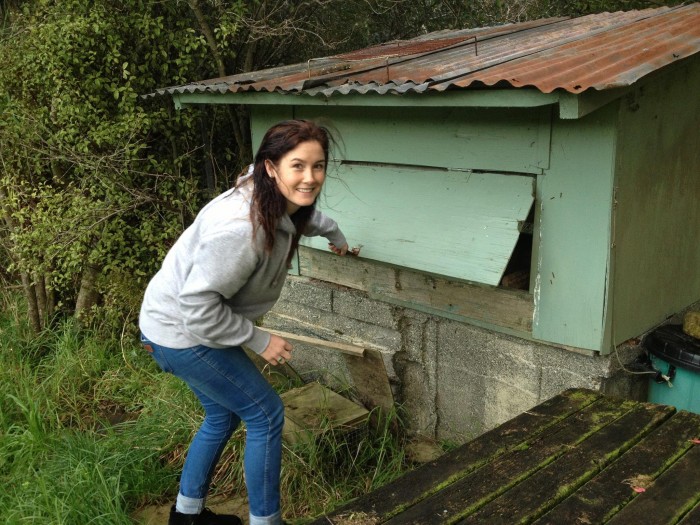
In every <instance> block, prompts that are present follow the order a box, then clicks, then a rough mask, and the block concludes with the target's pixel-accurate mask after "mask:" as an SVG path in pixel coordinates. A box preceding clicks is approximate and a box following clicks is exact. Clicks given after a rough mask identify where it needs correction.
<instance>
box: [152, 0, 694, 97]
mask: <svg viewBox="0 0 700 525" xmlns="http://www.w3.org/2000/svg"><path fill="white" fill-rule="evenodd" d="M698 51H700V3H693V4H690V5H687V6H681V7H661V8H658V9H645V10H641V11H626V12H623V11H620V12H616V13H600V14H595V15H588V16H584V17H579V18H571V19H569V18H552V19H542V20H535V21H530V22H523V23H519V24H507V25H502V26H495V27H487V28H480V29H466V30H458V31H439V32H436V33H431V34H428V35H422V36H420V37H418V38H415V39H412V40H406V41H394V42H389V43H387V44H382V45H379V46H372V47H369V48H366V49H361V50H357V51H353V52H350V53H344V54H341V55H336V56H331V57H323V58H317V59H311V60H309V61H308V62H304V63H301V64H293V65H289V66H282V67H278V68H272V69H265V70H262V71H256V72H252V73H244V74H240V75H234V76H230V77H224V78H217V79H211V80H207V81H202V82H196V83H192V84H189V85H187V86H176V87H171V88H165V89H162V90H158V93H159V94H163V93H170V94H175V93H196V92H216V93H221V92H225V91H226V90H228V91H232V92H246V91H258V92H279V93H290V94H291V93H303V94H305V95H310V96H325V97H331V96H334V95H346V94H350V93H360V94H364V93H376V94H382V95H383V94H389V93H391V94H403V93H409V92H414V93H421V92H426V91H429V90H433V91H444V90H447V89H465V88H474V87H484V86H487V87H490V86H498V87H508V88H520V87H525V86H531V87H535V88H536V89H538V90H540V91H542V92H544V93H550V92H552V91H554V90H556V89H564V90H566V91H569V92H571V93H581V92H583V91H585V90H587V89H596V90H605V89H611V88H615V87H621V86H628V85H631V84H632V83H634V82H636V81H637V80H639V79H640V78H641V77H643V76H644V75H647V74H649V73H650V72H652V71H655V70H657V69H659V68H662V67H664V66H666V65H668V64H671V63H673V62H675V61H677V60H681V59H683V58H686V57H689V56H691V55H694V54H696V53H698Z"/></svg>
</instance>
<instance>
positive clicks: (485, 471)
mask: <svg viewBox="0 0 700 525" xmlns="http://www.w3.org/2000/svg"><path fill="white" fill-rule="evenodd" d="M633 406H634V404H633V403H630V402H621V401H619V400H613V399H606V398H602V399H600V400H599V401H597V402H596V403H594V404H592V405H589V406H588V407H586V408H585V409H583V410H581V411H580V412H578V413H576V414H574V415H573V416H572V417H570V418H567V419H566V420H564V421H562V422H561V423H560V424H559V425H557V427H555V428H552V429H550V430H549V431H548V432H547V433H546V434H545V435H542V436H538V437H537V438H536V439H530V440H528V441H526V442H525V443H523V444H522V445H521V446H520V447H517V448H516V449H514V450H511V451H509V452H508V453H506V454H504V455H503V456H501V457H499V458H497V459H495V460H493V461H490V462H488V463H486V464H485V465H483V467H482V468H480V469H478V470H476V471H474V472H472V473H471V474H469V475H468V476H465V477H463V478H462V479H460V480H458V481H455V482H454V483H452V484H451V485H449V486H447V487H445V488H443V489H442V490H441V491H440V492H437V493H436V494H434V495H432V496H430V497H428V498H425V499H423V500H422V501H420V502H418V503H417V504H415V505H414V506H412V507H409V508H408V509H406V510H405V511H404V512H402V513H401V514H398V515H397V516H395V517H394V518H392V519H390V520H388V521H387V522H386V523H387V524H391V525H409V524H410V525H424V524H426V523H430V524H434V525H437V524H442V523H445V524H447V523H454V522H455V521H456V520H457V519H459V518H460V517H463V516H468V515H470V514H472V513H474V512H475V511H477V510H478V509H480V508H481V507H483V506H484V505H485V504H487V503H488V502H490V501H492V500H494V499H496V498H497V497H499V496H500V495H502V494H504V493H505V492H506V491H508V490H509V489H510V488H512V487H514V486H515V485H517V484H518V483H520V482H521V481H522V480H524V479H526V478H528V477H529V476H531V475H532V474H533V473H535V472H537V471H538V470H540V469H542V468H544V467H546V466H547V465H549V464H550V463H552V462H553V461H555V460H556V459H557V458H559V457H561V456H562V455H564V454H566V453H567V451H569V450H570V449H571V448H572V447H575V446H577V445H579V444H580V443H582V442H584V441H585V440H586V439H587V438H588V437H589V436H590V435H592V434H594V433H595V432H597V431H598V430H599V429H601V428H603V427H604V426H606V425H607V424H609V423H611V422H612V421H615V420H616V419H618V418H620V417H622V416H624V415H625V414H626V413H628V412H629V411H630V410H631V408H632V407H633ZM481 523H484V522H481ZM509 523H513V521H510V522H509Z"/></svg>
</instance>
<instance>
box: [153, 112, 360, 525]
mask: <svg viewBox="0 0 700 525" xmlns="http://www.w3.org/2000/svg"><path fill="white" fill-rule="evenodd" d="M329 142H330V134H329V132H328V131H327V130H326V129H325V128H323V127H320V126H318V125H317V124H315V123H313V122H310V121H305V120H290V121H285V122H281V123H279V124H277V125H275V126H273V127H272V128H270V129H269V130H268V132H267V133H266V134H265V137H264V138H263V140H262V143H261V145H260V148H259V149H258V152H257V154H256V156H255V162H254V164H253V166H252V167H251V168H250V169H249V170H248V172H247V173H246V174H243V175H242V176H241V177H239V180H238V181H237V183H236V186H235V187H234V188H233V189H231V190H229V191H227V192H225V193H223V194H222V195H220V196H219V197H217V198H216V199H214V200H213V201H212V202H210V203H209V204H208V205H207V206H205V207H204V209H203V210H202V211H201V212H200V213H199V215H198V216H197V218H196V219H195V221H194V223H193V224H192V225H191V226H190V227H189V228H188V229H187V230H185V232H184V233H183V234H182V235H181V236H180V238H179V239H178V241H177V242H176V243H175V245H174V246H173V247H172V249H171V250H170V252H169V253H168V255H167V256H166V258H165V260H164V261H163V265H162V267H161V269H160V270H159V271H158V273H157V274H156V275H155V276H154V277H153V279H152V280H151V282H150V284H149V286H148V288H147V290H146V294H145V297H144V301H143V305H142V308H141V315H140V327H141V332H142V336H141V340H142V342H143V345H144V348H145V349H146V350H147V351H148V352H149V353H150V354H151V355H152V356H153V358H154V359H155V360H156V362H157V363H158V365H159V366H160V367H161V368H162V369H163V370H164V371H166V372H170V373H172V374H174V375H176V376H178V377H180V378H181V379H183V380H184V381H185V382H186V383H187V385H188V386H189V387H190V388H191V389H192V391H193V392H194V393H195V394H196V396H197V397H198V398H199V400H200V401H201V403H202V406H203V407H204V409H205V412H206V416H205V418H204V422H203V423H202V426H201V427H200V430H199V432H198V433H197V435H196V436H195V438H194V440H193V441H192V444H191V446H190V449H189V451H188V454H187V458H186V460H185V465H184V468H183V472H182V476H181V479H180V492H179V494H178V497H177V502H176V505H175V506H174V507H173V509H172V511H171V514H170V520H169V525H179V524H186V525H189V524H204V523H206V524H208V525H237V524H239V523H241V520H240V519H239V518H238V517H236V516H233V515H229V516H226V515H219V516H217V515H214V514H212V513H211V512H210V511H208V510H207V509H205V507H204V503H205V499H206V496H207V492H208V489H209V484H210V481H211V477H212V474H213V472H214V469H215V467H216V463H217V462H218V460H219V457H220V455H221V452H222V450H223V448H224V446H225V445H226V442H227V441H228V440H229V438H230V437H231V434H232V433H233V431H234V430H235V429H236V428H237V427H238V425H239V423H240V422H241V421H245V423H246V429H247V438H246V451H245V461H244V463H245V464H244V467H245V480H246V486H247V488H248V498H249V504H250V520H249V523H250V525H278V524H279V523H281V510H280V497H279V489H280V487H279V485H280V468H281V453H282V426H283V424H284V406H283V404H282V401H281V400H280V398H279V396H278V395H277V393H276V392H275V391H274V390H273V389H272V387H271V386H270V385H269V384H268V382H267V381H266V379H265V378H264V377H263V376H262V374H261V373H260V372H259V371H258V369H257V368H256V366H255V365H254V364H253V362H252V361H251V360H250V358H249V357H248V355H247V354H246V353H245V352H244V351H243V348H242V346H243V345H245V346H246V347H247V348H249V349H251V350H253V351H255V352H256V353H258V354H260V356H261V357H262V358H264V359H265V360H266V361H267V362H268V363H269V364H270V365H272V366H277V365H279V364H281V363H284V362H285V361H288V360H290V359H291V358H292V345H291V344H290V343H289V342H288V341H287V340H285V339H284V338H282V337H280V336H278V335H274V334H271V333H269V332H266V331H263V330H261V329H260V328H258V327H257V326H255V320H256V319H258V318H259V317H261V316H262V315H263V314H265V313H266V312H267V311H269V310H270V309H271V308H272V307H273V305H274V304H275V302H276V301H277V299H278V298H279V296H280V293H281V291H282V285H283V284H284V281H285V277H286V275H287V265H288V263H289V261H290V259H291V257H292V256H293V254H294V252H295V251H296V248H297V246H298V244H299V239H300V237H301V236H302V235H306V236H318V235H321V236H323V237H325V238H326V239H327V240H328V241H329V243H330V246H331V250H332V251H334V252H335V253H337V254H339V255H344V254H345V253H346V251H347V242H346V240H345V236H344V235H343V233H342V232H341V231H340V229H339V228H338V225H337V224H336V223H335V221H333V220H331V219H330V218H328V217H326V216H325V215H324V214H323V213H321V212H319V211H317V210H316V209H315V204H316V197H317V196H318V194H319V192H320V191H321V188H322V186H323V183H324V181H325V178H326V161H327V159H328V148H329Z"/></svg>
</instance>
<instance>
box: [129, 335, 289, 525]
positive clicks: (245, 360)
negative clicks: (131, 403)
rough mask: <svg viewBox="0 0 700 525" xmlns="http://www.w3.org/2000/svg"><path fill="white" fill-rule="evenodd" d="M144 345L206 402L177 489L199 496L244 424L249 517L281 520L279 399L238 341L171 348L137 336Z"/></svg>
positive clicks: (261, 521)
mask: <svg viewBox="0 0 700 525" xmlns="http://www.w3.org/2000/svg"><path fill="white" fill-rule="evenodd" d="M141 342H142V343H143V344H144V347H145V348H146V350H148V351H149V352H151V355H152V356H153V358H154V359H155V360H156V362H157V363H158V365H159V366H160V367H161V368H162V369H163V370H164V371H165V372H169V373H171V374H174V375H175V376H177V377H179V378H181V379H182V380H183V381H185V383H187V385H188V386H189V387H190V389H191V390H192V391H193V392H194V394H195V395H196V396H197V397H198V398H199V400H200V402H201V403H202V406H203V407H204V411H205V417H204V422H203V423H202V426H201V427H200V428H199V430H198V432H197V434H196V435H195V437H194V439H193V440H192V443H191V444H190V448H189V450H188V452H187V458H186V459H185V465H184V467H183V470H182V476H181V478H180V494H181V495H183V496H185V497H186V498H189V499H191V500H201V502H202V506H203V504H204V500H205V498H206V495H207V491H208V489H209V484H210V482H211V477H212V475H213V473H214V468H215V467H216V464H217V462H218V460H219V457H220V456H221V452H222V451H223V449H224V446H225V445H226V443H227V442H228V440H229V438H230V437H231V434H233V431H234V430H235V429H236V427H237V426H238V424H239V423H240V422H241V420H243V421H244V422H245V424H246V430H247V433H246V434H247V435H246V445H245V456H244V460H243V464H244V469H245V481H246V487H247V490H248V500H249V507H250V514H251V516H250V523H251V524H253V525H268V524H269V525H276V524H278V523H280V468H281V461H282V427H283V426H284V406H283V404H282V400H281V399H280V397H279V396H278V395H277V393H276V392H275V391H274V389H273V388H272V387H271V386H270V384H269V383H268V382H267V381H266V380H265V378H264V377H263V376H262V374H261V373H260V372H259V371H258V369H257V367H256V366H255V365H254V364H253V362H252V361H251V360H250V358H249V357H248V356H247V355H246V353H245V351H244V350H243V349H242V348H240V347H232V348H224V349H218V348H209V347H206V346H201V345H200V346H195V347H192V348H185V349H174V348H168V347H165V346H160V345H158V344H156V343H153V342H152V341H149V340H148V339H147V338H146V337H145V336H143V335H142V336H141Z"/></svg>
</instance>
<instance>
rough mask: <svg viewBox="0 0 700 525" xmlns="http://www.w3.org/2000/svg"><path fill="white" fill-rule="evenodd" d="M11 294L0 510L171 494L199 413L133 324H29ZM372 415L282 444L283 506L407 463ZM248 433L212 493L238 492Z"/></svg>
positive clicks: (20, 516) (4, 514) (36, 514)
mask: <svg viewBox="0 0 700 525" xmlns="http://www.w3.org/2000/svg"><path fill="white" fill-rule="evenodd" d="M18 304H21V303H20V302H19V301H14V300H11V299H8V297H7V296H4V297H2V298H0V308H2V310H0V483H1V485H0V486H2V487H3V488H2V490H0V522H2V523H7V524H8V525H14V524H18V525H19V524H22V525H26V524H42V525H44V524H52V525H53V524H61V525H63V524H65V525H73V524H75V525H86V524H110V525H112V524H114V525H119V524H128V523H134V521H133V519H132V518H131V516H132V515H133V514H134V511H135V510H136V509H138V508H139V507H141V506H143V505H145V504H149V503H158V502H167V501H171V500H172V499H173V498H174V496H175V494H176V492H177V475H178V473H179V470H180V468H181V466H182V461H183V460H184V455H185V452H186V447H187V445H188V443H189V442H190V440H191V438H192V435H193V434H194V432H195V431H196V429H197V427H198V426H199V423H200V421H201V417H202V414H201V409H200V407H199V405H198V402H197V401H196V399H195V398H194V396H193V395H192V394H191V393H190V391H189V390H188V389H187V388H186V387H185V386H184V384H183V383H182V382H181V381H179V380H178V379H176V378H174V377H173V376H171V375H168V374H164V373H162V372H160V371H159V370H158V369H157V367H156V365H155V364H154V363H153V361H152V360H151V358H150V356H148V355H147V354H145V353H144V352H143V350H142V349H141V347H140V346H139V345H138V344H137V340H136V337H135V334H131V336H129V337H124V336H123V334H111V333H105V331H104V330H102V331H100V332H97V331H92V332H91V331H87V330H84V329H83V330H80V331H79V330H77V329H76V327H75V326H74V325H73V324H72V323H71V322H69V321H66V322H62V323H58V324H57V325H56V326H55V327H54V328H53V329H52V330H51V331H47V332H45V333H43V334H41V335H39V336H32V335H31V334H30V332H29V330H28V329H27V327H26V325H25V324H24V323H23V322H22V319H23V315H22V312H21V310H20V309H19V308H18V306H17V305H18ZM290 386H294V385H292V384H290V383H289V382H287V383H284V384H282V385H281V386H280V387H279V389H286V388H289V387H290ZM376 420H377V421H380V423H379V424H375V425H370V426H369V427H368V429H367V430H366V431H363V432H356V433H354V434H352V435H348V434H345V433H340V432H337V431H336V430H335V429H333V428H332V427H331V426H330V425H329V426H328V428H325V429H323V431H322V432H320V434H319V438H318V439H316V440H314V441H313V442H312V443H306V444H303V445H296V446H285V451H284V461H283V475H282V489H283V496H282V499H283V508H284V512H285V516H286V517H287V518H290V517H293V518H297V521H298V522H299V523H303V522H304V521H307V520H308V519H310V518H311V517H313V516H315V515H317V514H319V513H322V512H327V511H328V510H330V509H331V508H333V507H334V506H337V505H338V504H339V503H341V502H343V501H346V500H348V499H351V498H354V497H356V496H358V495H360V494H362V493H365V492H366V491H368V490H371V489H372V488H374V487H376V486H379V485H381V484H383V483H385V482H386V481H388V480H390V479H392V478H394V477H396V476H398V475H399V474H400V473H401V472H402V471H403V470H404V469H405V468H406V465H405V462H404V456H403V450H402V443H401V436H400V432H397V431H396V429H397V426H398V425H397V421H398V419H397V417H396V416H395V415H392V416H391V417H388V418H387V417H383V418H377V419H376ZM244 441H245V429H243V428H241V429H239V430H238V431H237V432H236V433H235V434H234V436H233V438H232V439H231V442H230V443H229V445H228V446H227V448H226V450H225V451H224V454H223V456H222V460H221V462H220V464H219V468H218V470H217V473H216V475H215V477H214V482H213V489H214V492H215V493H218V494H222V495H227V494H229V495H242V494H244V491H245V488H244V477H243V473H242V463H243V462H242V456H243V448H244Z"/></svg>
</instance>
